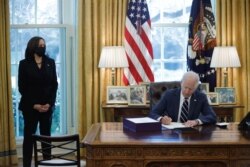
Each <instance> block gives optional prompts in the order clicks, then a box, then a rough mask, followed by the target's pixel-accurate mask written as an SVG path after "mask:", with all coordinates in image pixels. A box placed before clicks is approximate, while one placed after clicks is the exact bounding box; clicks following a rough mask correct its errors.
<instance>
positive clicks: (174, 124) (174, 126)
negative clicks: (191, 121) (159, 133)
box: [161, 122, 188, 129]
mask: <svg viewBox="0 0 250 167" xmlns="http://www.w3.org/2000/svg"><path fill="white" fill-rule="evenodd" d="M161 126H162V127H164V128H167V129H179V128H188V127H186V126H185V125H184V124H183V123H180V122H171V124H169V125H164V124H162V125H161Z"/></svg>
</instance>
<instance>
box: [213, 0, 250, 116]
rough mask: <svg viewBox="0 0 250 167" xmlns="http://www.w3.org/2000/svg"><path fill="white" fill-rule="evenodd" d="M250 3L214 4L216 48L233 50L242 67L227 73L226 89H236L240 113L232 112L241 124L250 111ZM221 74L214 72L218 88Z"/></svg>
mask: <svg viewBox="0 0 250 167" xmlns="http://www.w3.org/2000/svg"><path fill="white" fill-rule="evenodd" d="M249 7H250V1H249V0H216V33H217V35H216V38H217V46H233V45H234V46H236V48H237V51H238V54H239V58H240V62H241V67H240V68H234V69H229V71H228V86H230V87H231V86H233V87H235V90H236V100H237V103H238V104H239V105H243V106H244V108H243V109H237V110H236V111H235V121H240V120H241V119H242V117H243V116H244V115H245V114H246V113H247V112H248V111H249V109H250V101H249V98H250V97H249V95H250V89H249V87H250V73H249V67H250V9H249ZM222 75H223V74H222V71H221V70H217V86H221V85H222V78H223V77H222Z"/></svg>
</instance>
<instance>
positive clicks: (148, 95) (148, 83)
mask: <svg viewBox="0 0 250 167" xmlns="http://www.w3.org/2000/svg"><path fill="white" fill-rule="evenodd" d="M140 85H142V86H146V103H150V82H140Z"/></svg>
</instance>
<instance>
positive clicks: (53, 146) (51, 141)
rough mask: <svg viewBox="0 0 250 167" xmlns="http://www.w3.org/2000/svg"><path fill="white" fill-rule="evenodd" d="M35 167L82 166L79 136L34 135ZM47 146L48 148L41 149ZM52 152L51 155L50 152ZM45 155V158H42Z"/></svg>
mask: <svg viewBox="0 0 250 167" xmlns="http://www.w3.org/2000/svg"><path fill="white" fill-rule="evenodd" d="M33 144H34V155H35V156H34V160H35V167H38V166H39V167H42V166H67V167H73V166H77V167H80V166H81V160H80V144H79V135H78V134H75V135H67V136H42V135H33ZM41 145H46V147H41ZM48 150H51V153H50V151H48ZM42 155H43V156H42Z"/></svg>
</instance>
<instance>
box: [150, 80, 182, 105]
mask: <svg viewBox="0 0 250 167" xmlns="http://www.w3.org/2000/svg"><path fill="white" fill-rule="evenodd" d="M178 87H180V81H170V82H152V83H150V86H149V94H150V109H152V107H153V106H154V105H155V104H156V103H157V102H158V101H159V100H160V98H161V96H162V94H163V93H164V92H165V91H166V90H168V89H172V88H178Z"/></svg>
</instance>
